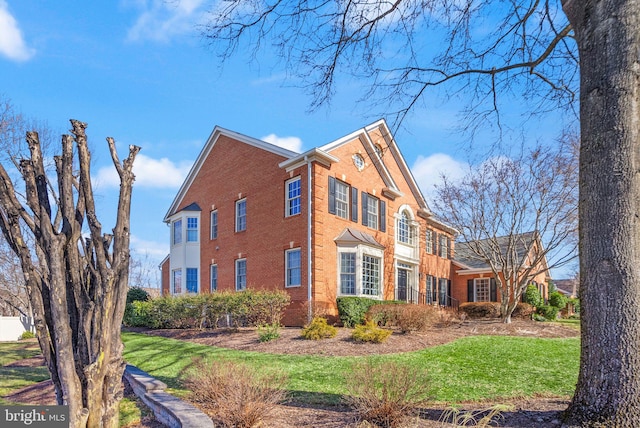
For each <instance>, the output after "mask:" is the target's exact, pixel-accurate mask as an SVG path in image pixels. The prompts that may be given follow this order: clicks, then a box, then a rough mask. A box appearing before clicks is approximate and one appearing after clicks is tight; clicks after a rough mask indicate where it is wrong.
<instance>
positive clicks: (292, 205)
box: [285, 177, 302, 217]
mask: <svg viewBox="0 0 640 428" xmlns="http://www.w3.org/2000/svg"><path fill="white" fill-rule="evenodd" d="M300 183H301V181H300V177H295V178H292V179H291V180H288V181H287V182H286V185H285V191H286V195H285V200H286V205H285V216H286V217H290V216H293V215H297V214H300V212H301V209H302V205H301V202H302V196H301V189H300Z"/></svg>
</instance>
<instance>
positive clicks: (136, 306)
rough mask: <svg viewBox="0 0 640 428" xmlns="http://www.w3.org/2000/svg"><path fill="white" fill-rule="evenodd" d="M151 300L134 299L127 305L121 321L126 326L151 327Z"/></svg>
mask: <svg viewBox="0 0 640 428" xmlns="http://www.w3.org/2000/svg"><path fill="white" fill-rule="evenodd" d="M152 307H153V304H152V303H151V302H143V301H139V300H138V301H134V302H132V303H131V304H130V305H127V309H126V310H125V312H124V318H123V320H122V322H123V323H124V325H126V326H127V327H151V324H152V321H151V308H152Z"/></svg>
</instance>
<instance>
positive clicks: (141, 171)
mask: <svg viewBox="0 0 640 428" xmlns="http://www.w3.org/2000/svg"><path fill="white" fill-rule="evenodd" d="M191 165H192V163H191V162H180V163H179V164H175V163H173V162H172V161H171V160H169V159H167V158H161V159H153V158H150V157H148V156H145V155H143V154H138V155H137V156H136V160H135V162H134V164H133V173H134V174H135V176H136V181H135V183H134V186H135V187H154V188H170V189H173V188H178V187H180V186H181V185H182V182H183V181H184V179H185V178H186V176H187V174H188V173H189V170H190V169H191ZM93 182H94V185H95V186H96V187H117V186H120V178H119V177H118V173H117V172H116V170H115V168H114V167H113V166H109V167H103V168H100V169H99V170H98V173H97V175H96V176H95V177H94V179H93Z"/></svg>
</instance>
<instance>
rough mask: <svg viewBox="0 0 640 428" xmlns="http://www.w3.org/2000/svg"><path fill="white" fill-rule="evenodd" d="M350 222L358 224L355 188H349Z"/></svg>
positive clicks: (356, 190) (356, 192)
mask: <svg viewBox="0 0 640 428" xmlns="http://www.w3.org/2000/svg"><path fill="white" fill-rule="evenodd" d="M363 202H364V201H363ZM351 221H355V222H356V223H357V222H358V189H356V188H355V187H352V188H351Z"/></svg>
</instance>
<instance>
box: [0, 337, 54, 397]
mask: <svg viewBox="0 0 640 428" xmlns="http://www.w3.org/2000/svg"><path fill="white" fill-rule="evenodd" d="M38 355H40V348H39V347H38V343H37V342H33V341H28V342H7V343H0V397H3V396H5V395H7V394H10V393H11V392H12V391H17V390H18V389H21V388H24V387H25V386H29V385H31V384H34V383H37V382H41V381H43V380H47V379H49V371H48V370H47V369H46V367H4V366H5V365H6V364H10V363H13V362H15V361H19V360H22V359H24V358H31V357H36V356H38ZM0 404H7V401H6V400H3V399H2V398H0Z"/></svg>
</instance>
